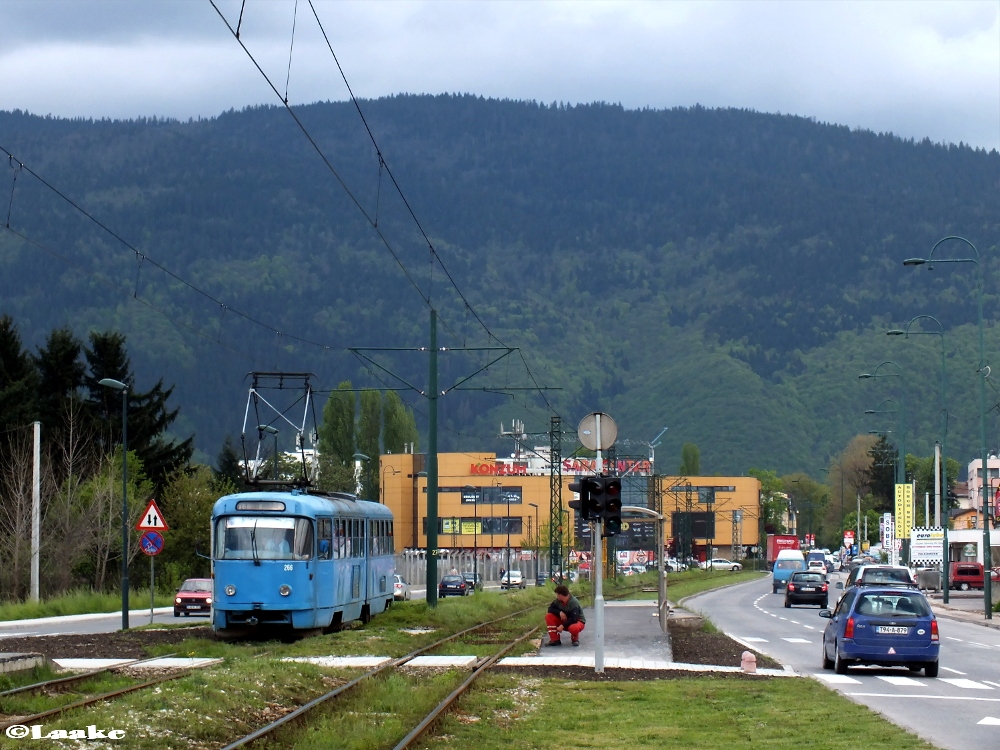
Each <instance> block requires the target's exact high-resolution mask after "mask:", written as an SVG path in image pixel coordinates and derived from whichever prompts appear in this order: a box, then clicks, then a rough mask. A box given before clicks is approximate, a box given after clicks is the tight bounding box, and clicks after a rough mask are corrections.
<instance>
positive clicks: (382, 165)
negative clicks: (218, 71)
mask: <svg viewBox="0 0 1000 750" xmlns="http://www.w3.org/2000/svg"><path fill="white" fill-rule="evenodd" d="M209 2H210V3H211V5H212V8H213V9H214V10H215V12H216V13H217V14H218V16H219V18H220V19H221V20H222V22H223V23H224V24H225V25H226V28H228V29H229V31H230V33H231V34H232V35H233V37H234V38H235V39H236V41H237V43H239V45H240V47H241V48H242V49H243V51H244V52H245V53H246V55H247V57H249V58H250V61H251V62H252V63H253V65H254V67H255V68H257V71H258V72H259V73H260V75H261V76H262V77H263V78H264V80H265V82H266V83H267V85H268V86H269V87H270V88H271V90H272V91H273V92H274V93H275V95H276V96H277V97H278V98H279V99H280V100H281V101H282V104H283V105H284V107H285V109H286V111H287V112H288V113H289V115H291V117H292V118H293V119H294V121H295V123H296V125H297V126H298V128H299V130H301V132H302V134H303V135H304V136H305V137H306V139H307V140H308V141H309V143H310V144H311V145H312V147H313V149H314V150H315V151H316V153H317V154H318V155H319V156H320V158H321V159H322V160H323V162H324V164H326V166H327V168H328V169H329V171H330V172H331V174H333V175H334V177H335V178H336V180H337V182H338V183H339V184H340V186H341V188H342V189H343V190H344V191H345V192H346V193H347V195H348V197H349V198H350V200H351V201H352V202H353V203H354V205H355V206H356V207H357V209H358V210H359V211H360V212H361V214H362V216H364V218H365V220H366V221H367V222H368V223H369V225H370V226H371V227H372V229H373V230H374V231H375V232H376V234H378V236H379V238H380V239H381V240H382V243H383V244H384V245H385V247H386V249H387V250H389V252H390V253H391V254H392V256H393V258H394V260H395V261H396V263H397V265H399V267H400V268H401V269H402V270H403V272H404V274H405V275H406V277H407V279H408V280H409V281H410V283H411V285H412V286H413V287H414V289H416V290H417V293H418V294H419V295H420V297H421V298H422V299H423V300H424V303H425V304H426V305H427V306H428V307H429V308H432V309H433V304H432V301H431V292H432V290H433V263H434V262H435V261H436V262H437V265H439V266H440V267H441V270H442V271H443V272H444V274H445V276H446V277H447V279H448V281H449V283H450V284H451V285H452V287H453V288H454V290H455V292H456V293H457V294H458V296H459V298H460V299H461V301H462V303H463V305H464V306H465V308H466V310H467V312H469V313H471V314H472V316H473V317H474V318H475V319H476V321H477V322H478V323H479V324H480V326H482V328H483V330H484V331H485V332H486V334H487V336H488V337H489V338H491V339H493V340H494V341H496V342H497V343H498V344H500V345H501V346H507V345H506V344H505V343H504V342H503V341H501V340H500V339H499V338H498V337H497V336H496V335H495V334H494V333H493V332H492V330H490V328H489V326H487V325H486V322H485V321H484V320H483V319H482V317H481V316H480V315H479V313H478V312H476V310H475V308H474V307H472V304H471V303H470V302H469V300H468V298H467V297H466V295H465V293H464V292H463V291H462V290H461V288H460V287H459V286H458V283H457V282H456V281H455V278H454V276H452V274H451V271H450V270H449V269H448V267H447V265H446V264H445V263H444V260H443V259H442V258H441V256H440V254H439V253H438V252H437V249H436V248H435V246H434V243H433V242H432V241H431V239H430V237H429V236H428V234H427V232H426V230H425V229H424V227H423V224H422V223H421V222H420V220H419V218H418V217H417V215H416V212H415V211H414V210H413V207H412V205H411V204H410V202H409V200H408V199H407V198H406V196H405V194H404V193H403V190H402V187H401V186H400V185H399V182H398V181H397V180H396V176H395V175H394V174H393V172H392V169H391V168H390V167H389V165H388V163H387V162H386V160H385V154H384V153H383V151H382V149H381V147H380V146H379V144H378V141H377V139H376V138H375V135H374V133H373V132H372V130H371V127H370V126H369V124H368V121H367V119H366V118H365V116H364V112H363V111H362V109H361V105H360V102H359V101H358V98H357V97H356V96H355V94H354V90H353V89H352V88H351V85H350V82H349V81H348V80H347V75H346V74H345V72H344V69H343V66H342V65H341V64H340V60H339V59H338V58H337V55H336V52H335V51H334V49H333V44H332V43H331V41H330V38H329V35H328V34H327V33H326V29H325V27H324V26H323V23H322V21H321V20H320V18H319V14H318V13H317V11H316V7H315V5H314V4H313V2H312V0H309V7H310V9H311V10H312V13H313V17H314V18H315V19H316V24H317V26H318V27H319V30H320V32H321V33H322V35H323V39H324V41H325V42H326V45H327V49H328V50H329V51H330V55H331V56H332V57H333V60H334V63H335V64H336V66H337V70H338V71H339V73H340V76H341V78H342V79H343V81H344V85H345V86H346V87H347V91H348V93H349V95H350V97H351V101H352V103H353V104H354V107H355V109H356V110H357V112H358V115H359V117H360V118H361V121H362V124H363V125H364V128H365V131H366V133H367V134H368V137H369V139H370V140H371V143H372V145H373V146H374V148H375V152H376V155H377V157H378V160H379V195H378V196H377V199H376V207H377V206H378V201H379V199H380V197H381V195H380V193H381V173H382V170H383V169H384V170H385V173H386V175H387V176H388V177H389V180H390V181H391V182H392V185H393V187H394V188H395V190H396V193H397V195H399V198H400V200H401V201H402V202H403V205H404V206H405V207H406V210H407V212H408V213H409V215H410V218H411V219H412V220H413V222H414V225H415V226H416V227H417V230H418V231H419V232H420V235H421V237H423V239H424V241H425V242H426V244H427V247H428V250H429V254H430V261H431V263H432V266H431V277H430V284H431V288H430V289H429V290H428V293H427V294H424V293H423V292H422V291H421V290H420V288H419V286H418V285H417V284H416V282H415V280H414V279H413V277H412V276H411V275H410V273H409V271H408V270H407V269H406V266H405V265H404V264H403V262H402V259H401V258H400V257H399V255H398V253H397V252H396V251H395V249H394V248H393V247H392V245H391V243H390V242H389V240H388V238H387V237H386V236H385V235H384V233H383V232H382V231H381V230H380V229H379V227H378V216H377V213H376V215H375V217H374V218H373V217H372V216H371V215H370V214H369V213H368V211H367V210H366V209H365V208H364V207H363V206H362V205H361V202H360V201H359V200H358V198H357V197H356V196H355V195H354V193H353V191H352V190H351V189H350V187H349V186H348V185H347V183H346V182H345V181H344V179H343V178H342V177H341V175H340V174H339V173H338V172H337V170H336V169H335V168H334V167H333V165H332V163H331V162H330V160H329V159H328V158H327V156H326V154H325V153H324V152H323V150H322V149H321V148H320V147H319V145H318V144H317V143H316V141H315V139H314V138H313V137H312V135H311V134H310V133H309V131H308V129H307V128H306V127H305V125H304V123H303V122H302V121H301V119H300V118H299V117H298V115H296V113H295V112H294V110H293V108H292V107H291V106H290V105H289V104H288V101H287V98H283V97H282V96H281V94H280V93H279V92H278V89H277V88H276V87H275V86H274V84H273V83H272V81H271V79H270V77H269V76H268V75H267V73H265V72H264V69H263V68H262V67H261V65H260V63H258V62H257V59H256V58H255V57H254V55H253V53H252V52H251V51H250V49H249V48H248V47H247V46H246V44H244V43H243V40H242V39H240V38H239V36H238V35H237V34H236V32H235V31H234V29H233V27H232V25H231V24H230V23H229V21H228V20H227V19H226V17H225V16H224V15H223V13H222V11H221V10H220V9H219V7H218V6H217V5H216V4H215V0H209ZM376 210H377V209H376ZM451 333H452V335H453V336H455V338H456V339H459V338H460V337H459V336H457V335H456V334H455V333H454V332H453V331H451ZM521 360H522V362H524V364H525V367H526V368H527V361H526V360H525V358H524V354H523V353H521ZM528 374H529V377H530V378H531V380H532V382H533V383H534V384H535V385H536V386H537V385H538V382H537V380H536V379H535V376H534V374H533V373H531V372H530V369H529V370H528ZM539 393H540V394H541V395H542V398H543V400H544V401H545V404H546V406H547V407H548V408H549V410H550V411H551V412H552V413H556V412H555V409H554V408H553V407H552V404H551V403H550V402H549V400H548V398H546V397H545V395H544V392H542V391H539Z"/></svg>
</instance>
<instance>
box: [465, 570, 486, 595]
mask: <svg viewBox="0 0 1000 750" xmlns="http://www.w3.org/2000/svg"><path fill="white" fill-rule="evenodd" d="M462 578H464V579H465V582H466V583H467V584H469V586H470V587H471V588H472V593H476V592H477V591H482V590H483V577H482V576H481V575H479V573H475V572H473V571H471V570H470V571H469V572H468V573H462Z"/></svg>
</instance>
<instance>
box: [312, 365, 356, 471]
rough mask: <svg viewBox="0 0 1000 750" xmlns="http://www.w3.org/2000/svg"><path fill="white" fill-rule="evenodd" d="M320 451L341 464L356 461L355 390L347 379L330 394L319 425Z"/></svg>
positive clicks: (350, 464) (346, 464)
mask: <svg viewBox="0 0 1000 750" xmlns="http://www.w3.org/2000/svg"><path fill="white" fill-rule="evenodd" d="M318 431H319V452H320V453H321V454H322V455H324V456H326V457H327V458H328V459H329V460H331V461H332V462H333V463H334V464H336V465H339V466H353V463H354V392H353V391H352V390H351V381H350V380H345V381H344V382H342V383H341V384H340V385H338V386H337V390H336V391H334V392H333V393H331V394H330V398H329V399H327V402H326V405H325V406H324V407H323V423H322V424H321V425H320V426H319V430H318Z"/></svg>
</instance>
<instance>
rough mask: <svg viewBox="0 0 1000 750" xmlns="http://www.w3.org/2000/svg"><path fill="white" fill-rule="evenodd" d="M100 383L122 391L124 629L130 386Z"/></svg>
mask: <svg viewBox="0 0 1000 750" xmlns="http://www.w3.org/2000/svg"><path fill="white" fill-rule="evenodd" d="M98 385H103V386H104V387H105V388H112V389H114V390H116V391H121V392H122V630H128V586H129V583H128V386H127V385H126V384H125V383H122V382H121V381H119V380H112V379H111V378H104V379H103V380H101V381H99V382H98Z"/></svg>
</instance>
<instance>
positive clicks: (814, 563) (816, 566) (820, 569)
mask: <svg viewBox="0 0 1000 750" xmlns="http://www.w3.org/2000/svg"><path fill="white" fill-rule="evenodd" d="M806 570H814V571H816V572H817V573H822V574H823V575H826V574H827V566H826V563H823V562H820V561H819V560H810V561H809V564H808V565H807V566H806Z"/></svg>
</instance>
